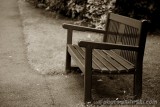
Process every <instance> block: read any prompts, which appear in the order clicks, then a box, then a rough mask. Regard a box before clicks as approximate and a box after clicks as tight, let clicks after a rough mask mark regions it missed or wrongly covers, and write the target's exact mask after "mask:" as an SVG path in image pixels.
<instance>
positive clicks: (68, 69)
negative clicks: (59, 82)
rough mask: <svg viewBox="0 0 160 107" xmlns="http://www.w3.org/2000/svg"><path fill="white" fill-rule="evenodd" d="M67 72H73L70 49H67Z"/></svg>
mask: <svg viewBox="0 0 160 107" xmlns="http://www.w3.org/2000/svg"><path fill="white" fill-rule="evenodd" d="M65 71H66V73H70V72H71V55H70V54H69V53H68V49H67V51H66V67H65Z"/></svg>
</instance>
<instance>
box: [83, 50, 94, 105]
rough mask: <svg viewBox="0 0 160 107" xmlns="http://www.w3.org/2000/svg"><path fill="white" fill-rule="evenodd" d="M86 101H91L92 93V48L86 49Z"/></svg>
mask: <svg viewBox="0 0 160 107" xmlns="http://www.w3.org/2000/svg"><path fill="white" fill-rule="evenodd" d="M84 89H85V92H84V102H85V103H87V102H91V101H92V95H91V89H92V50H91V49H86V54H85V73H84Z"/></svg>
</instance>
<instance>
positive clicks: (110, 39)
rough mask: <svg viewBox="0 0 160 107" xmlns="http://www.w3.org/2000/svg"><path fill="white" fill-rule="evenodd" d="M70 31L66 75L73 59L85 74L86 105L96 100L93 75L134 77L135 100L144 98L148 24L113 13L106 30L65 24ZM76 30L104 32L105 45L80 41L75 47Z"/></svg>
mask: <svg viewBox="0 0 160 107" xmlns="http://www.w3.org/2000/svg"><path fill="white" fill-rule="evenodd" d="M63 28H65V29H67V49H66V68H65V69H66V72H67V73H69V72H70V70H71V68H72V67H71V58H73V59H74V60H75V62H76V64H77V66H78V67H79V68H80V70H81V71H82V72H83V73H84V102H90V101H92V97H91V88H92V75H93V74H132V75H134V83H133V84H134V89H133V92H134V96H135V99H138V98H141V95H142V69H143V56H144V49H145V42H146V37H147V32H148V21H146V20H142V21H139V20H136V19H132V18H129V17H125V16H122V15H118V14H114V13H111V12H109V13H108V14H107V20H106V27H105V30H99V29H94V28H89V27H82V26H77V25H71V24H63ZM74 30H77V31H87V32H95V33H100V34H102V36H103V41H102V42H89V41H80V42H79V43H78V45H74V44H72V33H73V31H74Z"/></svg>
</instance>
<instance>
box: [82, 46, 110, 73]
mask: <svg viewBox="0 0 160 107" xmlns="http://www.w3.org/2000/svg"><path fill="white" fill-rule="evenodd" d="M82 50H83V51H84V52H85V49H84V48H82ZM92 61H93V62H94V64H95V65H97V66H98V67H99V69H100V71H104V70H105V71H108V69H107V68H106V67H105V65H104V64H103V63H102V62H101V61H100V60H99V59H97V58H96V57H95V56H94V55H93V56H92Z"/></svg>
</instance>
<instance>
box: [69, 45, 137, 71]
mask: <svg viewBox="0 0 160 107" xmlns="http://www.w3.org/2000/svg"><path fill="white" fill-rule="evenodd" d="M68 52H69V53H70V54H71V56H72V57H74V58H73V59H75V61H76V63H78V64H77V65H78V66H79V68H80V69H81V71H85V70H84V69H85V49H84V48H82V47H79V46H78V45H68ZM92 57H93V58H92V73H93V74H97V73H99V74H133V73H134V71H135V65H134V64H132V63H131V62H129V61H127V60H126V59H124V58H123V57H121V56H120V55H118V54H117V53H115V52H114V51H112V50H100V49H94V50H93V54H92Z"/></svg>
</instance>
